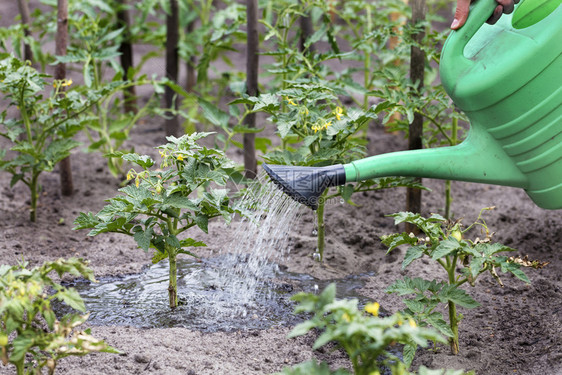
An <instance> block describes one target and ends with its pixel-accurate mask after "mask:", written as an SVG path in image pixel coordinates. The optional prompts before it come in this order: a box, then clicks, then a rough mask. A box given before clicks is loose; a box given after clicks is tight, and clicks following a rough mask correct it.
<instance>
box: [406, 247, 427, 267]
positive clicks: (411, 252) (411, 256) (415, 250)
mask: <svg viewBox="0 0 562 375" xmlns="http://www.w3.org/2000/svg"><path fill="white" fill-rule="evenodd" d="M425 248H426V247H425V244H424V245H417V246H412V247H410V248H409V249H408V250H406V255H405V256H404V261H403V262H402V269H405V268H406V267H408V265H410V263H412V262H413V261H414V260H416V259H418V258H421V257H422V256H423V255H424V250H425Z"/></svg>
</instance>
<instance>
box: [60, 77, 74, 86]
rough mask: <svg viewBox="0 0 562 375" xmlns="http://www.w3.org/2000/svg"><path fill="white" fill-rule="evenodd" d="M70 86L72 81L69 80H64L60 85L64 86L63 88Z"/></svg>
mask: <svg viewBox="0 0 562 375" xmlns="http://www.w3.org/2000/svg"><path fill="white" fill-rule="evenodd" d="M70 85H72V80H71V79H68V80H67V79H65V80H64V81H63V83H62V85H61V86H65V87H66V86H70Z"/></svg>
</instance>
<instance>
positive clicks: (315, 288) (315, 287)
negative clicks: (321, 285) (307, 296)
mask: <svg viewBox="0 0 562 375" xmlns="http://www.w3.org/2000/svg"><path fill="white" fill-rule="evenodd" d="M316 293H318V284H314V294H316Z"/></svg>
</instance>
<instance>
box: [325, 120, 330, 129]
mask: <svg viewBox="0 0 562 375" xmlns="http://www.w3.org/2000/svg"><path fill="white" fill-rule="evenodd" d="M328 126H332V121H328V122H327V123H325V124H324V129H328Z"/></svg>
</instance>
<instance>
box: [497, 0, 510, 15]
mask: <svg viewBox="0 0 562 375" xmlns="http://www.w3.org/2000/svg"><path fill="white" fill-rule="evenodd" d="M496 2H497V3H498V4H500V5H502V6H503V13H504V14H511V13H512V12H513V9H514V7H515V4H514V2H513V0H496Z"/></svg>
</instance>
